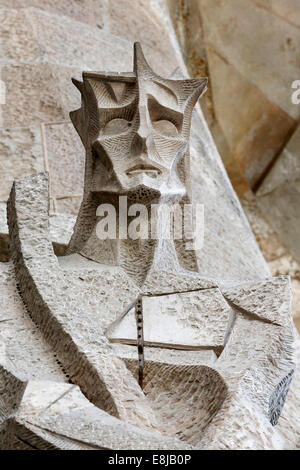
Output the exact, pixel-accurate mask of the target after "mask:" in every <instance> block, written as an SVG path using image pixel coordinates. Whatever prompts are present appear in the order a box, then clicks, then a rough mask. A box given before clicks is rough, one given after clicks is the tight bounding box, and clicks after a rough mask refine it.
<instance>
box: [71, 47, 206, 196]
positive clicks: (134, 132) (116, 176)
mask: <svg viewBox="0 0 300 470" xmlns="http://www.w3.org/2000/svg"><path fill="white" fill-rule="evenodd" d="M73 82H74V84H75V85H76V86H77V87H78V88H79V90H80V92H81V95H82V107H81V108H80V109H79V110H77V111H74V112H72V113H71V119H72V121H73V124H74V125H75V127H76V129H77V132H78V133H79V135H80V137H81V139H82V141H83V144H84V146H85V148H86V152H87V160H90V162H91V165H90V169H89V170H88V171H90V190H91V191H94V192H98V191H101V192H109V193H118V194H127V193H132V192H135V191H137V192H138V191H139V192H142V193H149V192H150V193H151V192H153V191H154V192H155V193H157V194H158V195H159V196H163V195H166V194H167V195H179V196H183V195H184V194H185V192H186V188H185V186H186V184H185V183H186V182H185V171H184V156H185V155H186V154H187V153H188V141H189V132H190V123H191V115H192V110H193V107H194V105H195V103H196V102H197V100H198V98H199V97H200V96H201V95H202V94H203V93H204V91H205V90H206V84H207V79H206V78H203V79H202V78H201V79H191V80H167V79H164V78H161V77H159V76H158V75H156V74H155V73H154V72H153V71H152V70H151V69H150V67H149V65H148V64H147V62H146V61H145V58H144V56H143V53H142V50H141V47H140V45H139V44H138V43H137V44H135V46H134V72H133V73H124V74H101V73H93V72H85V73H83V82H79V81H76V80H73ZM180 168H181V169H180Z"/></svg>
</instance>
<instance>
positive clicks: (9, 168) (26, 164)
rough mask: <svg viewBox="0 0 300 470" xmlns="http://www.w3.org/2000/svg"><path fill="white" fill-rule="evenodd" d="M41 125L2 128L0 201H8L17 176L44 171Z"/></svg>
mask: <svg viewBox="0 0 300 470" xmlns="http://www.w3.org/2000/svg"><path fill="white" fill-rule="evenodd" d="M44 169H45V168H44V159H43V146H42V139H41V129H40V127H39V126H32V127H19V128H17V127H16V128H13V129H0V173H1V175H3V176H4V177H1V179H0V201H7V199H8V196H9V193H10V190H11V187H12V184H13V182H14V179H15V178H21V177H23V176H25V175H30V174H32V173H39V172H41V171H43V170H44Z"/></svg>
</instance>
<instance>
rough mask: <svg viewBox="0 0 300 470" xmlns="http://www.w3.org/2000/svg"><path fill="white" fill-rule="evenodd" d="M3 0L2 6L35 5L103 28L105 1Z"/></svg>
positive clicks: (17, 7) (19, 6) (19, 7)
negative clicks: (41, 0)
mask: <svg viewBox="0 0 300 470" xmlns="http://www.w3.org/2000/svg"><path fill="white" fill-rule="evenodd" d="M25 3H26V4H25V5H24V1H22V0H1V7H2V8H14V9H21V8H24V7H25V6H26V7H27V8H29V7H34V8H39V9H41V10H45V11H46V12H47V11H48V12H49V13H53V14H57V15H64V16H69V17H71V18H73V19H74V20H77V21H81V22H83V23H87V24H89V25H92V26H97V27H98V28H102V27H103V26H104V25H103V2H102V1H100V2H95V1H94V0H80V1H79V2H78V1H73V0H64V1H63V2H56V1H55V0H44V1H43V2H42V3H41V2H40V1H38V0H26V2H25Z"/></svg>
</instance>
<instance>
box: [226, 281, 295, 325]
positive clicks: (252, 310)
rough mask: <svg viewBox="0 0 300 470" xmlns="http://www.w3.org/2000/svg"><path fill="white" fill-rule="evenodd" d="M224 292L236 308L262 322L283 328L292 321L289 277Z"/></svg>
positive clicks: (245, 285)
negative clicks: (265, 321)
mask: <svg viewBox="0 0 300 470" xmlns="http://www.w3.org/2000/svg"><path fill="white" fill-rule="evenodd" d="M222 292H223V295H224V296H225V297H226V298H227V299H228V300H229V301H230V302H232V303H233V304H234V305H235V306H237V307H239V308H241V309H242V310H244V311H246V313H248V314H252V315H255V316H257V317H259V318H261V319H262V320H267V321H269V322H272V323H274V324H277V325H281V326H284V325H286V324H287V323H289V322H290V320H291V307H292V306H291V285H290V279H289V277H288V276H278V277H275V278H271V279H266V281H262V282H256V283H249V284H241V285H239V286H237V287H233V288H229V289H226V290H223V291H222ZM259 318H258V319H259Z"/></svg>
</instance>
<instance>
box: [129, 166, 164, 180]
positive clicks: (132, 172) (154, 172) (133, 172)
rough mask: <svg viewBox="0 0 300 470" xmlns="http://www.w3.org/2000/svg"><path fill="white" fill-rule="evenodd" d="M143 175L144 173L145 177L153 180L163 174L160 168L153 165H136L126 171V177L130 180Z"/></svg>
mask: <svg viewBox="0 0 300 470" xmlns="http://www.w3.org/2000/svg"><path fill="white" fill-rule="evenodd" d="M141 173H144V174H145V175H147V176H150V177H151V178H156V177H157V176H158V175H160V174H161V171H160V170H159V169H158V168H155V166H151V165H136V166H134V167H132V168H130V169H129V170H128V171H126V175H127V176H129V177H130V178H132V177H133V176H137V175H140V174H141Z"/></svg>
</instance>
